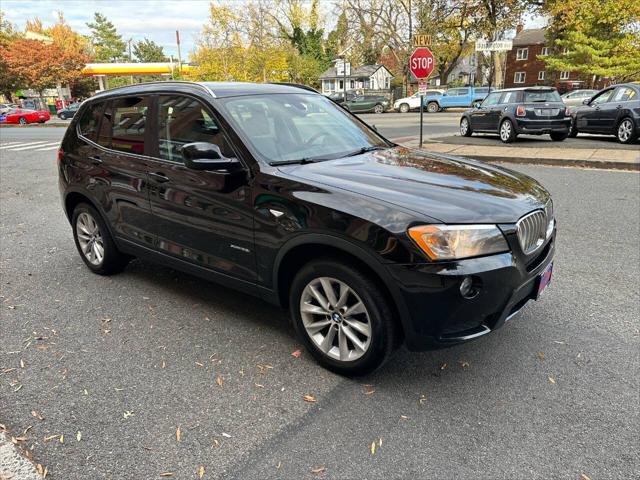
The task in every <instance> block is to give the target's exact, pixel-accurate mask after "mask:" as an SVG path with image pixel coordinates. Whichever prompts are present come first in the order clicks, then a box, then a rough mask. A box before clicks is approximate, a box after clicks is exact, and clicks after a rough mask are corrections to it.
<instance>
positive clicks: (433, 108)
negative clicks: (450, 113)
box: [427, 102, 440, 113]
mask: <svg viewBox="0 0 640 480" xmlns="http://www.w3.org/2000/svg"><path fill="white" fill-rule="evenodd" d="M438 110H440V106H439V105H438V103H437V102H429V103H428V104H427V112H429V113H436V112H437V111H438Z"/></svg>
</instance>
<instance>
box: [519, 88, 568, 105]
mask: <svg viewBox="0 0 640 480" xmlns="http://www.w3.org/2000/svg"><path fill="white" fill-rule="evenodd" d="M561 101H562V99H561V98H560V94H559V93H558V92H557V91H556V90H542V91H540V90H525V91H524V98H523V102H524V103H529V102H561Z"/></svg>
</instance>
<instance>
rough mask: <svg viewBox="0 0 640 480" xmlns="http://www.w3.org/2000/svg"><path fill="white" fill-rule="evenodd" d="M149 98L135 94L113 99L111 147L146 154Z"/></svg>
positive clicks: (121, 150)
mask: <svg viewBox="0 0 640 480" xmlns="http://www.w3.org/2000/svg"><path fill="white" fill-rule="evenodd" d="M148 109H149V98H148V97H144V96H133V97H124V98H118V99H116V100H114V101H113V119H112V122H111V123H112V130H111V148H112V149H114V150H118V151H120V152H126V153H134V154H137V155H143V154H144V137H145V129H146V124H147V112H148Z"/></svg>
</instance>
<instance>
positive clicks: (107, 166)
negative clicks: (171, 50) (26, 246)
mask: <svg viewBox="0 0 640 480" xmlns="http://www.w3.org/2000/svg"><path fill="white" fill-rule="evenodd" d="M58 164H59V179H60V180H59V181H60V192H61V194H62V202H63V206H64V210H65V212H66V214H67V217H68V219H69V221H70V223H71V227H72V231H73V236H74V239H75V243H76V247H77V248H78V251H79V253H80V256H81V258H82V260H83V261H84V263H85V264H86V265H87V267H88V268H89V269H91V270H92V271H93V272H95V273H97V274H101V275H108V274H113V273H116V272H118V271H121V270H122V269H123V268H125V266H126V265H127V263H128V262H129V261H130V259H131V258H133V257H139V258H145V259H149V260H153V261H157V262H160V263H162V264H164V265H167V266H170V267H173V268H176V269H179V270H183V271H185V272H188V273H191V274H194V275H198V276H201V277H203V278H205V279H210V280H212V281H217V282H220V283H222V284H224V285H226V286H229V287H232V288H237V289H240V290H242V291H244V292H247V293H249V294H253V295H256V296H258V297H261V298H263V299H265V300H267V301H269V302H272V303H274V304H278V305H281V306H284V307H288V308H289V309H290V311H291V317H292V321H293V325H294V327H295V330H296V331H297V333H298V334H299V336H300V338H301V340H302V342H303V343H304V344H305V346H306V347H307V348H308V350H309V351H310V352H311V353H312V354H313V356H314V357H315V358H316V359H317V360H318V361H319V362H320V363H321V364H322V365H324V366H325V367H327V368H329V369H332V370H334V371H336V372H339V373H342V374H347V375H358V374H365V373H367V372H370V371H372V370H373V369H375V368H377V367H378V366H380V365H382V363H383V362H384V361H385V360H386V359H387V358H388V357H389V356H390V355H391V353H392V352H393V351H394V349H395V348H396V347H398V346H399V345H401V344H402V343H404V344H405V345H406V346H407V347H408V348H409V349H410V350H423V349H428V348H439V347H442V346H448V345H453V344H456V343H460V342H464V341H468V340H471V339H475V338H478V337H481V336H483V335H485V334H487V333H489V332H491V331H493V330H495V329H497V328H499V327H501V326H502V325H503V324H504V323H505V322H506V321H508V320H509V319H510V318H511V317H512V316H514V315H515V314H516V313H517V312H518V311H519V310H520V309H521V308H522V307H523V306H524V305H525V304H526V303H527V302H528V301H529V300H531V299H537V298H538V296H539V295H540V293H541V292H542V290H543V289H544V288H545V287H546V286H547V284H548V283H549V281H550V277H551V272H552V259H553V255H554V239H555V220H554V215H553V206H552V202H551V198H550V195H549V193H548V192H547V190H545V189H544V188H543V187H542V186H541V185H540V184H538V183H537V182H536V181H535V180H533V179H532V178H530V177H527V176H525V175H523V174H520V173H516V172H513V171H510V170H507V169H505V168H500V167H496V166H491V165H487V164H484V163H481V162H478V161H473V160H464V159H461V158H456V157H451V156H446V155H441V154H435V153H430V152H427V151H423V150H413V149H410V148H405V147H402V146H399V145H395V144H394V143H392V142H390V141H388V140H386V139H385V138H383V137H382V136H381V135H380V134H378V133H377V132H376V131H375V130H373V129H371V128H370V127H369V126H367V125H366V124H365V123H364V122H362V121H361V120H359V119H358V118H357V117H355V116H353V115H352V114H351V113H349V112H348V111H346V110H344V109H342V108H341V107H340V106H338V105H336V104H335V103H334V102H332V101H331V100H329V99H327V98H325V97H323V96H322V95H320V94H318V93H316V92H314V91H310V90H309V89H306V88H305V87H300V86H295V85H279V84H250V83H189V82H158V83H149V84H140V85H135V86H129V87H123V88H119V89H114V90H110V91H108V92H103V93H100V94H98V95H96V96H94V97H92V98H91V99H89V100H87V101H86V102H84V103H83V104H82V106H81V108H80V110H79V112H78V114H77V115H76V116H75V117H74V119H73V121H72V123H71V124H70V126H69V127H68V130H67V132H66V134H65V137H64V139H63V141H62V144H61V148H60V151H59V155H58Z"/></svg>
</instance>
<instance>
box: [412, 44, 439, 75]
mask: <svg viewBox="0 0 640 480" xmlns="http://www.w3.org/2000/svg"><path fill="white" fill-rule="evenodd" d="M434 67H435V59H434V58H433V53H431V50H429V49H428V48H427V47H418V48H416V49H415V50H414V51H413V53H412V54H411V58H409V69H410V70H411V73H413V75H414V76H415V77H416V78H417V79H423V78H429V76H430V75H431V72H433V68H434Z"/></svg>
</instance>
